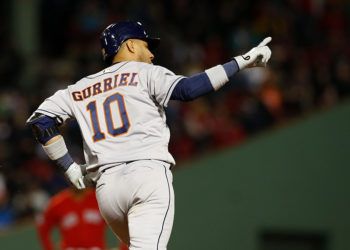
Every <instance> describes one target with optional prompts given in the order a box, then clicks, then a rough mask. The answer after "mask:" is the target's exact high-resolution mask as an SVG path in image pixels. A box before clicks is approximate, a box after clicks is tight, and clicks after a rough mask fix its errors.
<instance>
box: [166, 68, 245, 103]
mask: <svg viewBox="0 0 350 250" xmlns="http://www.w3.org/2000/svg"><path fill="white" fill-rule="evenodd" d="M238 70H239V68H238V65H237V63H236V62H235V61H230V62H228V63H225V64H223V65H217V66H215V67H213V68H210V69H208V70H206V71H205V72H202V73H199V74H196V75H193V76H190V77H187V78H184V79H182V80H180V81H179V83H178V84H177V85H176V87H175V88H174V91H173V92H172V95H171V99H172V100H180V101H191V100H193V99H196V98H198V97H200V96H203V95H206V94H208V93H210V92H212V91H214V90H218V89H219V88H221V87H222V86H223V85H224V84H225V83H227V82H228V81H229V78H230V77H231V76H233V75H234V74H235V73H236V72H237V71H238Z"/></svg>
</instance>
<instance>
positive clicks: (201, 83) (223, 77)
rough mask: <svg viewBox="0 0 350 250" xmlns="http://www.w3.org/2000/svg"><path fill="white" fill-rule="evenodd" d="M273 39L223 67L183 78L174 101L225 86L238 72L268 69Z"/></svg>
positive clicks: (198, 95)
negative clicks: (270, 45) (270, 46)
mask: <svg viewBox="0 0 350 250" xmlns="http://www.w3.org/2000/svg"><path fill="white" fill-rule="evenodd" d="M271 40H272V38H271V37H267V38H265V39H264V40H263V41H262V42H261V43H260V44H259V45H258V46H256V47H254V48H252V49H251V50H250V51H248V52H247V53H245V54H244V55H239V56H236V57H234V58H233V60H232V61H230V62H227V63H225V64H223V65H217V66H215V67H212V68H209V69H207V70H205V72H203V73H199V74H196V75H194V76H190V77H187V78H183V79H181V80H180V81H179V83H178V84H177V85H176V87H175V88H174V91H173V92H172V95H171V99H172V100H181V101H190V100H193V99H195V98H198V97H200V96H202V95H205V94H207V93H209V92H212V91H214V90H218V89H220V88H221V87H222V86H223V85H225V84H226V83H227V82H228V81H229V78H230V77H231V76H233V75H234V74H235V73H236V72H238V71H240V70H243V69H245V68H251V67H266V64H267V62H268V61H269V59H270V57H271V50H270V48H269V47H268V46H267V44H268V43H269V42H270V41H271Z"/></svg>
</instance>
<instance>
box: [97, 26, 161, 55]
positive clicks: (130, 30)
mask: <svg viewBox="0 0 350 250" xmlns="http://www.w3.org/2000/svg"><path fill="white" fill-rule="evenodd" d="M130 38H135V39H140V40H144V41H146V42H147V43H148V46H149V48H150V49H153V48H155V47H157V46H158V44H159V42H160V38H154V37H149V35H148V34H147V32H146V30H145V29H144V27H143V25H142V24H141V23H140V22H133V21H121V22H118V23H112V24H110V25H109V26H108V27H107V28H106V29H105V30H104V31H103V32H102V34H101V37H100V42H101V48H102V56H103V60H104V61H107V62H108V61H110V60H111V59H112V58H113V56H115V55H116V54H117V52H118V50H119V49H120V46H121V44H122V43H123V42H125V41H126V40H128V39H130Z"/></svg>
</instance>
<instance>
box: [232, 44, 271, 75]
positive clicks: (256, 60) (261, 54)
mask: <svg viewBox="0 0 350 250" xmlns="http://www.w3.org/2000/svg"><path fill="white" fill-rule="evenodd" d="M271 40H272V38H271V37H266V38H265V39H264V40H263V41H262V42H261V43H260V44H259V45H258V46H256V47H254V48H252V49H251V50H250V51H248V52H247V53H245V54H244V55H240V56H236V57H234V58H233V59H234V60H235V61H236V62H237V64H238V67H239V69H240V70H242V69H244V68H251V67H266V63H267V62H268V61H269V59H270V57H271V50H270V48H269V47H268V46H267V44H268V43H269V42H271Z"/></svg>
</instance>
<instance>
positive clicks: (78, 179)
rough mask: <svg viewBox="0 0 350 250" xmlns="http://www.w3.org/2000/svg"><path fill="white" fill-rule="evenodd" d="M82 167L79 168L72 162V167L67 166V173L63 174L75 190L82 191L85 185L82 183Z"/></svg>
mask: <svg viewBox="0 0 350 250" xmlns="http://www.w3.org/2000/svg"><path fill="white" fill-rule="evenodd" d="M83 171H84V166H80V165H78V164H77V163H75V162H73V164H72V165H70V166H69V168H68V169H67V171H66V172H65V175H66V176H67V178H68V179H69V181H70V182H71V183H72V184H73V185H74V186H75V187H76V188H77V189H84V188H86V185H85V183H84V181H83V178H84V174H83Z"/></svg>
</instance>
